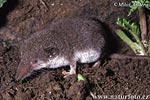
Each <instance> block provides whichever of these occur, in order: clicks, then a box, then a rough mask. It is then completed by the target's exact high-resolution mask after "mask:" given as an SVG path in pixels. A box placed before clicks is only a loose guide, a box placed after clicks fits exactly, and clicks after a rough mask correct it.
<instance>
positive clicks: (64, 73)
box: [62, 63, 76, 78]
mask: <svg viewBox="0 0 150 100" xmlns="http://www.w3.org/2000/svg"><path fill="white" fill-rule="evenodd" d="M62 74H63V75H64V78H66V77H68V76H70V75H75V74H76V63H73V64H70V71H68V72H67V71H63V72H62Z"/></svg>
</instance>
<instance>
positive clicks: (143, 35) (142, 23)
mask: <svg viewBox="0 0 150 100" xmlns="http://www.w3.org/2000/svg"><path fill="white" fill-rule="evenodd" d="M138 11H139V21H140V22H139V24H140V30H141V39H142V42H144V41H145V42H147V40H146V36H147V23H146V15H145V9H144V8H143V7H139V9H138Z"/></svg>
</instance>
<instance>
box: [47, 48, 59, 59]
mask: <svg viewBox="0 0 150 100" xmlns="http://www.w3.org/2000/svg"><path fill="white" fill-rule="evenodd" d="M44 51H45V53H47V55H48V56H49V58H50V59H51V58H55V57H56V56H58V55H59V49H58V48H56V47H47V48H44Z"/></svg>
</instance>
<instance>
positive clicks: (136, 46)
mask: <svg viewBox="0 0 150 100" xmlns="http://www.w3.org/2000/svg"><path fill="white" fill-rule="evenodd" d="M116 33H117V35H118V36H119V37H120V38H121V39H122V40H123V41H124V42H125V43H126V44H127V45H128V46H129V47H130V48H131V49H132V50H133V51H134V53H135V54H136V55H145V50H144V48H142V47H141V46H140V45H139V44H137V43H136V42H133V41H132V40H131V39H130V38H129V37H128V36H127V35H126V34H125V33H124V32H123V31H122V30H116Z"/></svg>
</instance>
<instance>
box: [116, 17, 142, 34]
mask: <svg viewBox="0 0 150 100" xmlns="http://www.w3.org/2000/svg"><path fill="white" fill-rule="evenodd" d="M116 23H117V24H118V25H119V26H120V27H122V28H124V29H125V30H127V31H129V32H130V33H134V34H135V35H136V36H139V34H140V29H139V26H138V25H137V24H136V23H133V22H132V23H131V22H130V21H128V20H126V19H120V18H118V19H117V22H116ZM134 34H132V35H133V36H134Z"/></svg>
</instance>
